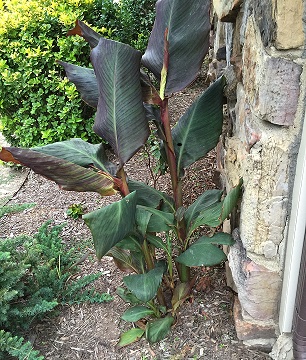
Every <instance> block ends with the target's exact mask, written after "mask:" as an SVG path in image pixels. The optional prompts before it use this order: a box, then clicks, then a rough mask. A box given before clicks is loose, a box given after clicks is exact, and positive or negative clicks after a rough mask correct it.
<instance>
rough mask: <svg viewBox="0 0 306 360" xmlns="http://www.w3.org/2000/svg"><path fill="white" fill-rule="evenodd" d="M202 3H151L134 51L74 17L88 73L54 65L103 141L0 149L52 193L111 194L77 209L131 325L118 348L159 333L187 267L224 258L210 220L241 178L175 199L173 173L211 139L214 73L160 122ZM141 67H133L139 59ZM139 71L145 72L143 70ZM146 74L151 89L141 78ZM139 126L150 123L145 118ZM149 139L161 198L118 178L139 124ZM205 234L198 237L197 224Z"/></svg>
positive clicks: (195, 58) (200, 36)
mask: <svg viewBox="0 0 306 360" xmlns="http://www.w3.org/2000/svg"><path fill="white" fill-rule="evenodd" d="M209 8H210V1H202V0H192V1H189V2H186V1H183V0H171V1H170V0H159V1H158V2H157V3H156V19H155V23H154V27H153V30H152V33H151V36H150V39H149V43H148V47H147V49H146V51H145V53H144V55H143V56H141V53H140V52H139V51H137V50H135V49H134V48H132V47H131V46H129V45H126V44H123V43H119V42H115V41H112V40H109V39H106V38H104V37H102V36H101V35H100V34H98V33H97V32H95V31H94V30H93V29H91V28H90V27H88V26H87V25H86V24H85V23H83V22H82V21H77V23H76V26H75V28H74V29H72V30H71V31H70V32H69V35H79V36H81V37H83V38H84V39H85V40H87V41H88V42H89V45H90V47H91V62H92V65H93V69H91V68H84V67H79V66H76V65H74V64H70V63H66V62H63V61H60V64H61V65H63V66H64V68H65V70H66V73H67V77H68V78H69V79H70V80H71V81H72V82H74V83H75V84H76V87H77V88H78V90H79V91H80V93H81V96H82V98H83V100H84V101H85V102H87V103H88V104H89V105H91V106H92V107H94V108H97V112H96V117H95V124H94V131H95V132H96V133H97V135H99V136H100V137H101V138H102V139H104V140H105V141H107V142H108V144H109V146H110V148H111V149H112V150H113V153H114V155H115V157H116V161H111V157H109V156H108V151H106V150H105V147H104V145H103V143H101V144H95V145H93V144H90V143H87V142H85V141H83V140H81V139H72V140H70V141H65V142H58V143H54V144H50V145H47V146H43V147H36V148H32V149H21V148H13V147H7V148H2V150H1V152H0V159H2V160H3V161H13V162H15V163H21V164H23V165H26V166H28V167H30V168H32V169H33V170H34V171H35V172H37V173H40V174H42V175H44V176H46V177H47V178H50V179H51V180H53V181H55V182H56V183H58V184H59V185H60V186H61V187H62V188H63V189H66V190H75V191H95V192H98V193H99V194H101V195H102V196H111V195H114V194H116V193H119V194H121V195H122V199H121V200H119V201H117V202H114V203H112V204H110V205H108V206H106V207H104V208H101V209H98V210H95V211H93V212H91V213H88V214H86V215H84V216H83V219H84V221H85V223H86V224H87V225H88V226H89V228H90V230H91V232H92V236H93V241H94V245H95V250H96V255H97V257H98V259H101V257H102V256H104V255H110V256H112V257H113V259H114V261H115V263H116V265H117V266H118V268H119V269H121V270H122V271H124V272H127V273H129V274H130V275H127V276H124V278H123V282H124V285H125V288H118V290H117V292H118V294H119V296H121V297H122V298H123V299H124V300H126V301H127V302H129V303H130V304H132V307H131V308H130V309H128V310H127V311H126V312H125V313H124V314H123V316H122V318H123V319H124V320H126V321H130V322H133V323H135V324H136V327H134V328H132V329H131V330H129V331H127V332H126V333H124V334H122V336H121V339H120V342H119V345H120V346H124V345H127V344H129V343H131V342H133V341H136V340H137V339H139V338H140V337H142V336H145V337H146V338H147V339H148V341H149V342H151V343H154V342H157V341H159V340H161V339H163V338H164V337H165V336H166V335H167V333H168V332H169V331H170V329H171V326H172V324H174V323H175V321H176V312H177V310H178V308H179V307H180V305H181V304H182V303H183V302H184V301H185V300H186V299H188V297H189V294H190V290H191V288H192V286H193V284H194V281H195V278H194V277H193V275H192V272H191V271H190V270H191V268H192V267H196V266H204V265H205V266H213V265H216V264H219V263H220V262H222V261H225V260H226V255H225V254H224V252H223V251H222V250H221V248H220V246H219V245H231V244H233V239H232V237H231V235H230V234H226V233H223V232H219V231H216V228H217V227H219V225H220V224H222V222H223V221H224V220H225V219H226V218H227V217H228V216H229V215H230V213H231V211H232V209H233V208H234V206H235V205H236V203H237V200H238V197H239V194H240V189H241V182H240V183H239V184H237V186H236V187H235V188H234V189H232V190H231V191H230V192H229V193H228V194H227V195H226V196H224V195H223V192H222V191H220V190H208V191H206V192H204V193H203V194H202V195H201V196H200V197H199V198H198V199H197V200H196V201H195V202H194V203H193V204H191V205H190V206H189V207H188V208H185V207H184V197H183V193H182V184H183V181H184V169H185V168H186V167H188V166H189V165H191V164H193V163H194V162H195V161H197V160H198V159H200V158H202V157H204V156H205V155H206V154H207V153H208V152H209V151H210V150H211V149H213V148H214V147H215V146H216V144H217V143H218V140H219V136H220V134H221V132H222V124H223V88H224V86H225V79H224V77H221V78H219V79H218V80H217V81H216V82H215V83H213V84H212V85H211V86H210V87H209V88H208V89H207V90H206V91H205V92H204V93H203V94H202V95H201V96H200V97H199V98H198V99H197V100H196V101H195V102H194V103H193V104H192V105H191V106H190V107H189V108H188V109H187V111H186V112H185V114H184V115H183V116H182V117H181V118H180V119H179V120H178V122H177V123H176V125H175V126H174V127H173V128H171V124H170V114H169V110H168V100H169V98H170V97H171V96H172V94H173V93H175V92H178V91H181V90H183V89H184V88H185V87H186V86H188V85H189V84H190V83H191V82H192V81H193V80H194V79H195V78H196V76H197V73H198V71H199V69H200V67H201V64H202V61H203V58H204V56H205V55H206V53H207V51H208V47H209V35H210V21H209V20H210V16H209ZM141 66H143V68H142V67H141ZM144 68H145V69H146V70H144ZM147 72H148V73H149V74H153V75H154V77H155V79H156V82H157V83H158V84H159V91H157V90H156V88H155V87H154V86H153V84H152V82H151V80H150V79H151V76H153V75H149V76H148V75H147ZM149 124H150V125H149ZM152 124H154V126H155V127H156V131H155V132H154V134H155V135H156V136H157V138H158V140H159V142H160V153H161V154H163V155H164V159H165V161H166V165H167V168H168V171H169V173H170V177H171V185H172V194H171V195H169V194H165V193H163V192H160V191H158V190H156V189H154V188H153V187H150V186H149V185H147V184H145V183H141V182H138V181H136V180H135V179H130V178H129V177H128V174H127V173H126V172H125V167H124V166H125V164H126V163H127V162H128V161H129V160H130V159H131V158H132V156H133V155H134V154H135V153H137V152H138V151H139V150H140V149H141V148H142V147H143V146H144V144H145V143H146V141H147V138H148V137H149V134H150V127H151V126H152ZM204 225H205V226H208V227H210V229H211V231H210V232H209V233H208V234H206V235H201V232H199V228H201V226H204Z"/></svg>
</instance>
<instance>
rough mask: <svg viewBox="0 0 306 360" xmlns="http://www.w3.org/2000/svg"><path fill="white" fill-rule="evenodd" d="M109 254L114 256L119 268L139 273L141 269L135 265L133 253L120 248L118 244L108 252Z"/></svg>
mask: <svg viewBox="0 0 306 360" xmlns="http://www.w3.org/2000/svg"><path fill="white" fill-rule="evenodd" d="M106 255H108V256H112V257H113V259H114V263H115V264H116V266H117V268H118V269H120V270H121V271H124V272H128V273H131V272H135V273H139V272H140V271H139V269H137V267H136V266H135V264H134V262H133V259H132V257H131V255H130V254H129V253H128V251H126V250H124V249H120V248H119V247H117V246H113V247H112V248H111V249H110V250H109V251H108V253H107V254H106Z"/></svg>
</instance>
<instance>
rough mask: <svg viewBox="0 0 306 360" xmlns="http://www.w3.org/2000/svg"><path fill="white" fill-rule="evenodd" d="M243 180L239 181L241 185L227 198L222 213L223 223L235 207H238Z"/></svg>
mask: <svg viewBox="0 0 306 360" xmlns="http://www.w3.org/2000/svg"><path fill="white" fill-rule="evenodd" d="M242 184H243V180H242V179H240V180H239V184H238V185H237V186H235V187H234V188H233V189H232V190H231V191H230V192H229V193H228V194H227V195H226V197H225V199H224V201H223V205H222V211H221V216H220V218H221V221H222V222H223V221H224V220H225V219H226V218H227V217H228V215H229V214H230V213H231V212H232V210H233V209H234V207H235V206H236V205H237V202H238V199H239V197H240V195H241V188H242Z"/></svg>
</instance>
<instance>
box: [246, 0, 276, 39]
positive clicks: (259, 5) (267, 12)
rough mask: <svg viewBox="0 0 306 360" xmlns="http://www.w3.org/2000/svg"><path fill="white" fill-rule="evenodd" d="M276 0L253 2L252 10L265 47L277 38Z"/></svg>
mask: <svg viewBox="0 0 306 360" xmlns="http://www.w3.org/2000/svg"><path fill="white" fill-rule="evenodd" d="M274 1H275V0H260V1H253V2H252V8H253V13H254V17H255V20H256V23H257V26H258V28H259V33H260V35H261V40H262V43H263V45H264V46H268V45H270V44H271V43H272V42H273V41H274V38H275V28H276V24H275V19H274V17H273V14H274V12H275V4H274Z"/></svg>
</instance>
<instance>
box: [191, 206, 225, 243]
mask: <svg viewBox="0 0 306 360" xmlns="http://www.w3.org/2000/svg"><path fill="white" fill-rule="evenodd" d="M222 204H223V202H222V201H221V202H216V203H214V204H213V205H211V206H209V207H207V208H205V209H204V210H202V211H201V212H200V213H199V215H198V216H197V217H196V218H195V219H194V221H193V222H191V223H190V226H189V228H188V237H189V236H190V235H191V234H192V233H193V231H194V230H196V229H197V228H198V227H199V226H201V225H207V226H211V227H217V226H219V225H220V224H221V220H220V217H221V212H222Z"/></svg>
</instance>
